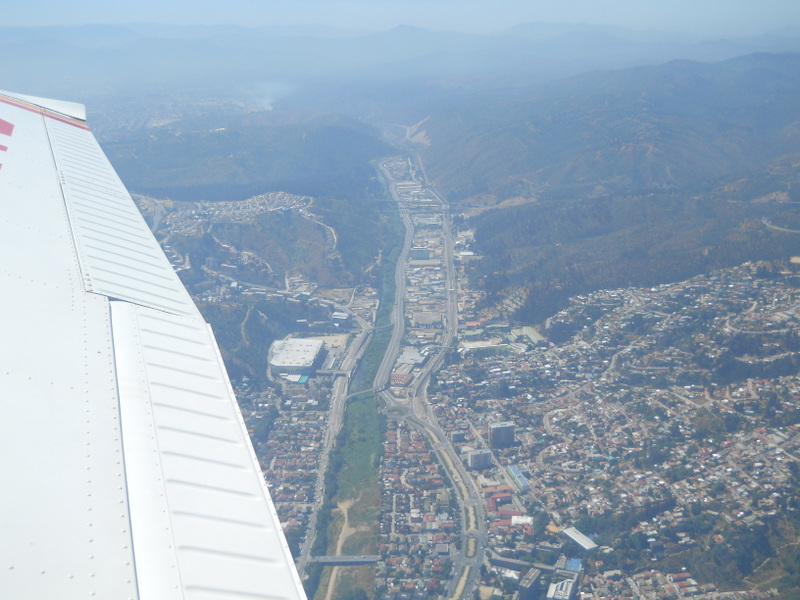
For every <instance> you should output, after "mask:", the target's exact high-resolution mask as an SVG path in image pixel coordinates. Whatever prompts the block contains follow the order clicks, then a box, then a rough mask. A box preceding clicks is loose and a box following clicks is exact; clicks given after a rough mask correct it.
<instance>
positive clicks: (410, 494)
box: [167, 158, 800, 600]
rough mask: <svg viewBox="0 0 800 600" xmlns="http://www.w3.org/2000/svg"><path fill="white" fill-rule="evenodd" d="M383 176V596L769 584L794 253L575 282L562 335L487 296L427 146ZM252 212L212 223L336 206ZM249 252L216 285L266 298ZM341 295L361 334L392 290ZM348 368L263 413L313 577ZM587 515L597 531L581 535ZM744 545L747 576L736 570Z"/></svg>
mask: <svg viewBox="0 0 800 600" xmlns="http://www.w3.org/2000/svg"><path fill="white" fill-rule="evenodd" d="M381 170H382V171H383V173H384V176H385V177H386V178H387V181H388V182H389V186H388V187H389V188H390V189H391V190H392V192H393V195H394V198H395V201H396V203H397V205H398V206H399V207H400V214H401V217H402V219H403V221H404V223H405V225H406V232H407V233H406V241H405V251H404V254H403V257H402V259H401V261H400V263H399V264H398V268H397V278H396V280H397V284H398V285H397V290H396V294H397V301H396V303H395V310H396V311H397V315H396V316H395V318H394V323H395V325H396V326H395V327H394V329H393V337H392V342H391V344H390V346H389V350H388V351H387V353H386V355H385V356H384V360H383V363H382V364H381V367H380V370H379V371H380V372H379V374H378V376H377V377H376V380H375V390H376V392H377V393H378V394H379V395H380V398H381V399H382V402H383V405H384V412H385V414H386V415H387V417H388V418H387V424H386V431H385V434H384V444H383V455H382V459H381V481H382V488H383V492H382V495H381V500H380V511H379V517H378V518H379V523H380V524H379V532H380V533H379V535H378V536H377V539H375V540H374V541H373V542H372V543H371V544H370V547H371V548H372V551H371V555H374V556H375V557H376V558H375V559H374V563H372V562H371V563H370V566H368V567H366V568H368V569H371V570H373V571H374V579H373V581H374V590H375V594H376V597H384V598H387V599H390V600H405V599H406V598H408V599H411V598H417V597H419V598H423V597H424V598H428V597H432V596H434V595H435V596H439V597H446V598H456V597H466V596H468V595H470V594H473V593H477V594H479V595H480V597H481V598H483V599H484V600H488V598H490V597H492V595H493V594H494V595H496V594H502V595H506V596H509V597H510V594H512V593H514V592H517V591H518V592H519V593H520V597H522V596H523V593H529V594H533V595H531V596H529V597H532V598H535V597H538V596H536V594H541V595H542V597H544V595H545V594H546V593H548V592H549V591H551V588H552V587H553V586H556V587H558V586H559V585H561V588H560V589H561V590H562V592H564V590H565V589H566V591H567V592H568V593H569V594H572V595H573V596H574V597H579V596H578V595H579V594H582V595H583V597H586V598H601V597H604V596H609V595H610V594H613V597H615V598H625V597H630V598H634V597H648V598H667V597H684V596H685V597H689V596H698V595H701V596H702V595H705V596H706V597H725V596H726V595H732V596H731V597H734V596H736V597H762V596H763V594H764V593H766V592H763V591H762V592H754V591H748V590H751V589H752V588H753V587H754V586H756V585H760V584H761V579H760V575H757V574H754V575H753V576H751V577H750V578H749V579H747V580H745V579H744V578H743V576H742V574H741V573H742V571H745V572H746V571H748V570H754V569H755V570H756V571H759V569H760V572H763V574H764V577H768V576H769V574H770V572H771V565H770V561H778V560H780V557H779V556H778V555H776V553H775V551H774V550H773V549H772V546H771V545H770V544H771V543H773V544H774V543H775V542H774V540H782V541H783V543H784V544H786V545H791V543H792V539H793V538H792V535H793V534H792V533H791V532H790V531H789V530H788V529H786V528H785V527H783V526H782V525H781V519H782V515H785V514H786V513H787V512H793V511H795V510H796V507H797V500H798V498H797V495H796V489H797V482H798V476H800V472H799V471H800V469H798V467H797V466H796V465H797V460H798V456H800V455H798V454H797V452H798V444H800V436H798V434H800V430H798V427H797V423H798V416H799V415H800V412H798V399H800V384H798V381H797V379H796V378H795V377H794V376H792V375H785V373H787V372H791V370H790V368H789V367H790V365H791V364H794V361H796V360H797V351H798V349H800V343H798V339H797V333H798V316H797V314H796V310H797V309H798V307H800V302H798V298H797V293H796V288H795V287H794V285H793V284H792V282H793V280H794V271H793V268H794V267H793V264H792V263H787V264H784V265H779V266H776V265H772V264H761V263H757V264H745V265H742V266H741V267H737V268H732V269H726V270H720V271H718V272H715V273H712V274H710V275H707V276H698V277H695V278H693V279H690V280H687V281H684V282H679V283H675V284H666V285H660V286H658V287H654V288H647V289H641V288H625V289H618V290H605V291H600V292H595V293H593V294H588V295H584V296H577V297H573V298H572V299H571V301H570V304H569V307H567V308H566V309H564V310H562V311H560V312H559V313H557V314H555V315H553V316H552V317H551V318H549V319H548V320H547V321H546V322H545V323H544V324H543V325H542V327H541V330H537V329H535V328H534V327H530V326H528V327H518V326H511V325H510V324H509V322H508V320H507V318H506V317H505V315H504V314H501V313H499V312H498V311H497V310H490V309H487V308H482V307H483V306H484V304H485V303H483V302H482V296H481V294H480V293H479V292H477V291H475V290H474V289H472V288H471V286H470V284H469V269H470V264H471V263H473V262H474V261H478V260H480V257H479V256H476V255H475V254H474V252H472V251H471V250H470V238H471V232H470V231H469V230H468V229H460V230H455V229H452V226H451V222H450V218H449V214H448V212H447V210H446V206H445V205H444V204H443V203H442V202H441V201H440V200H439V198H438V197H437V196H436V194H435V193H434V192H433V191H431V190H430V189H429V188H428V187H427V186H426V185H425V184H424V183H423V182H422V181H420V179H422V178H423V177H424V176H423V175H422V174H421V170H420V169H418V168H417V167H416V165H415V164H414V163H413V161H411V160H409V159H407V158H397V159H392V160H388V161H384V162H383V163H382V165H381ZM249 206H250V207H251V208H250V209H249V210H250V212H248V210H247V209H244V210H243V208H242V205H238V206H237V207H236V209H235V210H236V212H235V213H233V212H232V213H229V214H224V212H225V207H224V205H217V206H216V207H215V210H216V211H217V212H218V213H223V214H222V216H220V215H219V214H217V215H216V216H215V217H212V218H222V219H233V218H236V219H242V218H247V216H248V215H252V214H255V213H257V212H259V211H263V210H276V209H279V210H298V211H302V212H303V214H304V215H306V218H309V219H313V218H314V216H313V207H311V208H309V203H308V199H303V198H299V197H290V196H288V195H284V196H281V197H275V198H273V199H272V200H271V201H270V202H266V203H265V202H264V201H263V199H262V201H261V202H259V201H251V203H250V205H249ZM206 210H208V209H206ZM168 212H169V211H168ZM197 214H198V210H197V209H195V210H189V211H186V210H182V211H178V210H175V211H173V212H170V214H169V215H168V216H167V221H170V220H171V222H170V227H171V229H172V230H173V231H175V232H181V233H182V234H183V235H186V234H187V232H188V233H190V232H191V228H190V227H189V223H191V222H193V221H194V222H196V221H197ZM206 216H208V215H206ZM229 254H230V255H229V256H228V259H227V261H226V264H229V265H231V267H230V268H229V272H226V273H225V274H224V275H223V276H221V277H220V286H219V288H218V294H216V295H209V296H207V299H208V300H210V301H212V302H225V301H226V300H230V299H231V297H232V296H231V295H232V294H241V295H244V296H246V295H248V294H259V293H261V294H263V293H266V291H265V290H264V289H259V288H258V286H248V285H247V284H246V283H245V282H241V281H240V282H238V289H237V286H233V287H232V285H231V284H232V282H235V279H236V277H235V273H236V264H237V261H241V262H242V263H252V262H253V261H254V260H258V258H257V257H252V256H248V255H247V254H243V255H242V254H240V255H238V256H237V253H236V250H235V249H233V248H230V249H229ZM175 260H176V262H177V263H178V264H177V265H176V266H181V265H183V264H185V261H186V260H187V259H186V258H185V257H182V256H181V257H177V258H176V259H175ZM212 266H213V264H212ZM208 272H209V274H212V273H213V269H209V270H208ZM291 281H292V284H291V285H289V284H288V280H287V285H286V287H285V288H284V289H282V290H279V289H275V290H270V291H269V293H271V294H278V295H283V296H284V297H292V296H295V297H297V296H298V294H305V295H306V296H309V294H310V295H311V296H314V297H316V296H315V294H317V290H316V288H315V287H314V286H313V285H310V284H308V283H303V281H302V277H299V276H296V277H294V278H293V279H292V280H291ZM333 295H334V296H335V297H336V301H335V302H333V301H332V300H330V299H327V300H326V299H324V298H323V297H322V296H321V295H319V294H317V296H319V298H318V300H317V301H320V299H321V301H324V302H327V303H328V304H329V305H330V306H331V307H332V308H331V310H333V308H336V309H338V310H341V311H346V312H347V313H348V314H350V315H353V316H354V317H356V320H354V321H353V322H354V323H359V325H357V326H354V327H353V331H361V334H360V336H357V337H356V338H352V339H361V340H362V342H360V343H359V344H354V345H358V346H359V347H360V346H361V344H362V343H363V337H362V336H365V335H367V332H368V330H369V328H370V327H371V326H372V324H374V319H375V314H376V311H377V307H378V303H377V296H376V292H375V290H374V289H372V288H369V287H364V286H361V287H359V288H355V289H352V290H347V291H346V293H345V292H343V291H341V290H339V291H338V293H336V294H333ZM328 296H330V293H329V294H328ZM513 302H514V299H513V298H512V299H509V303H511V304H513ZM400 311H402V312H400ZM302 335H304V336H307V335H309V334H302ZM351 337H352V336H351ZM323 339H325V338H323ZM342 356H344V354H342V353H341V349H340V350H338V351H334V352H332V353H331V354H330V355H329V357H330V360H329V361H328V362H329V364H328V365H326V368H328V369H339V370H340V372H342V373H345V372H348V373H349V372H352V369H353V368H354V367H355V364H356V362H357V361H355V359H354V358H353V359H352V362H351V364H350V365H349V367H347V368H346V369H345V370H342V369H343V367H342V362H343V361H342ZM355 356H356V355H353V357H355ZM337 357H338V358H337ZM337 379H338V380H339V381H340V382H341V383H340V384H338V385H339V387H340V389H339V390H338V391H337V392H335V393H334V387H335V386H334V382H335V380H337ZM345 380H346V378H344V377H341V376H335V375H334V376H326V375H324V374H318V375H317V376H316V377H312V378H311V380H310V381H308V382H306V383H304V384H291V383H288V382H284V385H283V386H282V387H281V391H280V392H278V391H277V389H276V390H273V391H272V392H266V393H261V394H260V395H259V397H258V401H257V402H256V403H255V405H253V406H252V408H250V409H249V410H245V412H246V415H247V417H248V421H249V422H250V423H251V428H252V427H255V425H256V424H257V423H258V420H259V419H260V418H262V416H263V415H264V414H265V413H266V411H267V410H268V409H269V408H270V407H276V408H277V409H278V410H277V412H276V414H273V417H274V423H273V424H272V426H271V433H270V435H269V436H268V439H266V440H265V441H264V442H263V443H259V445H258V446H259V455H260V456H261V457H262V467H263V468H264V470H265V474H266V477H267V480H268V481H270V482H276V483H273V484H272V493H273V497H274V499H275V503H276V506H277V508H278V511H279V514H280V516H281V519H282V522H283V524H284V528H285V532H286V534H287V537H288V538H289V540H290V543H291V544H296V546H294V547H295V551H296V553H297V552H299V548H300V547H301V546H302V548H303V559H302V560H301V561H300V563H299V565H300V568H301V570H302V569H303V568H304V566H305V565H306V564H308V562H309V561H312V562H313V560H314V559H313V558H311V557H310V554H309V553H310V547H311V544H310V540H311V539H313V536H314V523H315V515H316V511H317V510H318V509H319V506H320V505H319V502H320V499H321V494H322V489H321V485H322V480H323V478H322V474H321V472H320V469H319V465H320V464H327V459H326V456H327V454H328V452H329V451H330V448H331V440H333V438H334V437H335V434H336V431H337V430H338V427H339V425H338V423H340V420H341V411H342V410H343V407H344V404H345V403H346V401H345V396H346V389H345V388H344V387H341V384H343V383H345ZM239 391H240V393H244V394H246V389H240V390H239ZM331 407H334V408H333V409H331ZM337 407H338V408H337ZM246 408H247V405H246V404H244V405H243V409H246ZM331 415H334V416H333V417H332V416H331ZM336 415H338V416H336ZM493 430H497V432H499V431H500V430H503V431H504V435H494V434H493ZM326 440H327V441H326ZM277 482H280V483H277ZM615 515H617V516H615ZM618 515H624V518H620V517H618ZM571 528H575V529H574V530H575V531H576V533H577V534H578V535H579V536H583V537H582V538H581V537H575V536H573V537H571V536H570V535H569V534H565V533H564V531H565V530H568V531H569V530H571ZM586 536H590V537H591V540H589V538H587V537H586ZM576 539H577V540H579V541H578V542H576V541H575V540H576ZM582 539H586V540H589V542H590V544H585V545H581V543H579V542H580V540H582ZM743 540H747V545H746V546H743ZM768 540H773V541H772V542H769V541H768ZM341 546H342V544H339V547H340V549H341ZM575 559H577V562H576V560H575ZM723 559H724V561H726V562H725V564H732V565H741V570H739V569H737V567H735V566H734V567H731V568H729V571H728V572H726V573H725V574H724V576H720V564H722V561H723ZM567 565H569V566H570V567H571V569H572V570H570V569H568V568H567ZM331 568H333V569H353V568H359V569H364V568H365V567H363V566H361V567H346V566H339V567H331ZM526 574H527V576H526ZM334 579H335V578H334ZM564 582H568V583H567V584H565V583H564ZM659 582H660V583H659ZM667 583H668V584H669V585H666V584H667ZM767 589H768V588H767ZM665 590H670V591H669V592H666V591H665ZM552 591H553V592H554V593H555V591H554V590H552ZM737 594H738V595H737ZM328 595H329V596H330V592H329V594H328ZM565 597H566V596H565ZM763 597H767V596H763Z"/></svg>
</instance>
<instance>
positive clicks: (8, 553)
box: [0, 92, 305, 600]
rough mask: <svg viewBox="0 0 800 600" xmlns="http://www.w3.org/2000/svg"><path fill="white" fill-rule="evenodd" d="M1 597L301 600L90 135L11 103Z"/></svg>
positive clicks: (169, 278)
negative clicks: (262, 599)
mask: <svg viewBox="0 0 800 600" xmlns="http://www.w3.org/2000/svg"><path fill="white" fill-rule="evenodd" d="M0 211H1V212H0V248H1V249H2V262H1V263H0V401H2V403H3V412H2V416H0V453H1V454H0V456H2V461H0V485H2V489H1V491H0V597H2V598H19V599H28V598H36V599H48V598H58V599H59V600H62V599H70V598H92V597H96V598H102V599H117V598H120V599H125V598H131V599H143V600H171V599H179V598H180V599H195V598H196V599H198V600H199V599H202V600H211V599H237V600H241V599H243V598H244V599H258V598H264V599H275V600H282V599H287V600H290V599H291V600H305V595H304V593H303V590H302V586H301V584H300V581H299V579H298V577H297V574H296V571H295V569H294V565H293V562H292V559H291V555H290V554H289V550H288V547H287V546H286V543H285V540H284V538H283V534H282V532H281V529H280V524H279V522H278V518H277V514H276V512H275V509H274V507H273V505H272V501H271V500H270V496H269V493H268V490H267V488H266V485H265V483H264V479H263V476H262V474H261V470H260V468H259V465H258V462H257V460H256V457H255V454H254V452H253V448H252V446H251V444H250V440H249V438H248V436H247V431H246V430H245V427H244V423H243V422H242V418H241V414H240V413H239V410H238V407H237V405H236V400H235V398H234V395H233V392H232V390H231V387H230V383H229V381H228V377H227V375H226V373H225V369H224V366H223V363H222V360H221V358H220V355H219V350H218V348H217V345H216V342H215V341H214V336H213V334H212V333H211V330H210V328H209V326H208V325H207V324H206V323H205V321H204V320H203V318H202V317H201V316H200V313H199V312H198V310H197V308H196V307H195V306H194V304H193V302H192V300H191V298H190V297H189V295H188V293H187V292H186V290H185V289H184V287H183V285H182V284H181V283H180V280H179V279H178V277H177V276H176V275H175V273H174V271H173V269H172V268H171V266H170V264H169V262H168V261H167V259H166V257H165V256H164V254H163V252H162V251H161V249H160V248H159V246H158V243H157V242H156V241H155V239H154V238H153V236H152V235H151V234H150V231H149V230H148V228H147V226H146V224H145V223H144V221H143V219H142V218H141V216H140V215H139V213H138V211H137V210H136V207H135V205H134V204H133V201H132V200H131V198H130V195H129V194H128V192H127V191H126V190H125V187H124V186H123V185H122V183H121V182H120V180H119V178H118V177H117V175H116V173H115V172H114V170H113V168H112V167H111V165H110V164H109V162H108V160H107V159H106V157H105V155H104V154H103V152H102V150H101V149H100V147H99V145H98V144H97V142H96V140H95V139H94V136H93V135H92V134H91V132H90V131H89V129H88V127H87V126H86V123H85V121H84V111H83V107H82V106H81V105H76V104H72V103H65V102H58V101H52V100H45V99H41V98H32V97H28V96H20V95H15V94H10V93H6V92H0Z"/></svg>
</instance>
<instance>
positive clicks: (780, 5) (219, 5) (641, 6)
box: [0, 0, 800, 34]
mask: <svg viewBox="0 0 800 600" xmlns="http://www.w3.org/2000/svg"><path fill="white" fill-rule="evenodd" d="M5 4H7V5H6V6H5V7H4V10H3V18H2V22H0V25H6V26H8V25H74V24H85V23H130V22H154V23H172V24H236V25H247V26H265V25H300V24H322V25H331V26H335V27H346V28H357V29H364V28H366V29H389V28H391V27H394V26H397V25H400V24H404V25H416V26H422V27H427V28H431V29H439V30H443V29H453V30H460V31H481V32H486V31H493V30H499V29H502V28H505V27H508V26H511V25H514V24H517V23H524V22H537V21H544V22H566V23H600V24H606V25H619V26H622V27H630V28H635V29H653V28H656V29H661V30H670V31H682V32H689V33H705V34H727V33H734V34H743V33H744V34H747V33H758V32H763V31H765V30H769V29H773V28H777V27H783V26H787V25H788V26H800V2H798V0H493V1H490V0H458V1H456V0H73V1H72V2H65V1H64V0H29V1H28V2H14V3H10V2H9V3H5Z"/></svg>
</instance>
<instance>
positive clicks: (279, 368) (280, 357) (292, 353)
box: [269, 338, 322, 377]
mask: <svg viewBox="0 0 800 600" xmlns="http://www.w3.org/2000/svg"><path fill="white" fill-rule="evenodd" d="M321 351H322V340H314V339H303V338H290V339H286V340H277V341H275V342H273V343H272V346H270V348H269V368H270V371H271V372H272V375H273V376H283V377H285V376H287V375H310V374H311V372H312V371H313V370H314V364H315V363H316V361H317V358H318V357H319V355H320V352H321Z"/></svg>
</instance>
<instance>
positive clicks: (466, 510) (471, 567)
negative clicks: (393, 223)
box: [373, 165, 486, 600]
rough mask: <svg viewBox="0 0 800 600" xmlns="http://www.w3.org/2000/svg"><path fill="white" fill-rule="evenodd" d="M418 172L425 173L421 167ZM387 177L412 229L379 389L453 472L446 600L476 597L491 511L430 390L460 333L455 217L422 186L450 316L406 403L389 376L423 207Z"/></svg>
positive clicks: (378, 379)
mask: <svg viewBox="0 0 800 600" xmlns="http://www.w3.org/2000/svg"><path fill="white" fill-rule="evenodd" d="M417 173H422V175H423V179H425V176H424V170H423V169H422V167H421V166H419V165H418V168H417ZM384 175H385V176H386V179H387V181H388V182H389V188H390V190H391V192H392V195H393V198H394V200H395V201H396V202H397V203H398V207H399V210H400V217H401V219H402V222H403V225H404V226H405V228H406V234H405V240H404V245H403V249H402V251H401V253H400V258H399V259H398V262H397V268H396V271H395V286H396V294H395V302H394V309H393V311H392V324H393V326H394V329H393V331H392V338H391V341H390V342H389V347H388V349H387V351H386V354H385V355H384V357H383V360H382V362H381V365H380V367H379V369H378V373H377V375H376V377H375V380H374V382H373V386H374V389H375V390H376V391H380V398H381V400H382V401H383V402H384V404H385V406H386V408H387V409H392V408H393V409H395V412H397V410H398V409H400V408H401V407H403V408H408V409H410V410H409V411H408V415H407V416H405V417H404V418H405V420H406V421H407V422H408V423H410V424H411V425H413V426H414V427H415V428H416V429H417V430H418V431H420V433H421V434H422V435H423V436H424V437H425V438H426V440H427V441H428V444H429V445H430V447H431V448H432V450H433V451H434V452H435V453H436V455H437V457H438V460H439V463H440V465H441V466H442V468H443V469H444V470H445V471H446V472H447V475H448V479H449V480H450V482H451V485H452V488H453V491H454V492H455V494H456V497H457V498H458V501H459V505H460V507H461V536H462V539H461V550H460V552H459V554H458V555H456V556H454V557H453V574H454V575H453V578H452V579H451V580H450V582H449V583H448V586H447V590H446V597H447V598H450V599H452V600H460V599H466V598H471V597H472V594H473V591H474V589H475V587H476V584H477V578H478V574H479V569H480V565H481V564H482V562H483V554H484V548H485V545H486V512H485V507H484V504H483V500H482V498H481V495H480V492H479V490H478V488H477V486H476V485H475V482H474V481H473V479H472V477H471V476H470V475H469V473H467V470H466V468H465V467H464V464H463V462H462V461H461V458H460V457H459V455H458V453H457V451H456V450H455V449H454V448H453V446H452V444H451V443H450V440H449V438H448V437H447V436H446V435H445V434H444V432H442V430H441V429H440V427H439V425H438V423H437V421H436V418H435V417H434V415H433V411H432V410H431V407H430V403H429V402H428V395H427V388H428V382H429V380H430V376H431V374H432V373H434V372H435V371H436V370H437V369H438V368H439V367H440V366H441V364H442V362H443V361H444V357H445V354H446V353H447V351H448V350H450V349H451V346H452V344H453V341H454V340H455V339H456V336H457V332H458V294H457V290H456V286H457V280H456V276H455V267H454V264H453V255H454V251H453V246H454V244H453V236H452V232H451V229H450V216H449V211H448V209H447V204H446V202H444V200H443V199H442V198H441V197H440V196H439V195H438V194H437V193H436V192H435V191H434V190H433V189H432V188H431V187H430V186H429V185H427V181H423V182H419V183H421V184H422V185H424V186H425V188H426V191H427V192H429V193H430V194H432V195H433V196H434V197H435V198H436V199H437V201H438V207H436V208H438V209H440V210H441V211H442V239H443V242H444V250H443V260H444V271H445V281H444V283H443V285H444V286H445V290H446V298H447V300H446V308H445V314H444V325H443V327H444V331H443V334H444V335H443V340H444V341H443V342H442V344H441V345H440V347H439V348H438V350H437V351H436V353H435V354H434V355H432V356H430V357H429V359H428V361H427V362H426V364H425V366H424V367H422V369H421V371H420V372H419V373H418V374H417V375H415V378H414V381H413V383H412V384H411V387H410V389H409V393H408V397H409V399H410V400H409V401H407V402H401V401H399V400H398V399H397V398H395V397H394V395H393V394H392V393H391V391H389V377H390V375H391V373H392V370H393V369H394V366H395V364H396V361H397V358H398V356H399V353H400V346H401V343H402V342H403V338H404V335H405V318H404V308H405V302H406V272H407V269H408V260H409V253H410V250H411V247H412V244H413V241H414V234H415V230H414V222H413V219H412V214H413V211H414V210H415V208H417V209H419V208H418V207H419V206H420V205H419V203H410V202H406V201H404V200H403V199H402V198H401V196H400V194H399V193H398V191H397V187H396V185H395V182H394V181H393V180H392V178H391V175H390V174H389V173H388V171H386V170H384ZM431 208H432V207H431V206H424V207H422V210H424V211H426V212H430V211H431Z"/></svg>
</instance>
